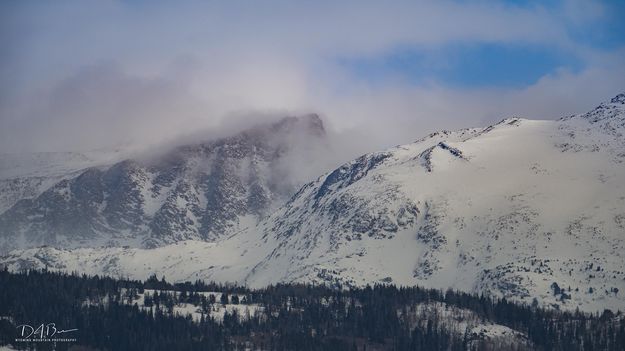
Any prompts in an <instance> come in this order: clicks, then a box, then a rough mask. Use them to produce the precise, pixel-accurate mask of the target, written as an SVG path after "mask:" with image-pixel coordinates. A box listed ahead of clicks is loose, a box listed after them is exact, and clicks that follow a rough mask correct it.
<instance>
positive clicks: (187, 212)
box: [0, 115, 325, 252]
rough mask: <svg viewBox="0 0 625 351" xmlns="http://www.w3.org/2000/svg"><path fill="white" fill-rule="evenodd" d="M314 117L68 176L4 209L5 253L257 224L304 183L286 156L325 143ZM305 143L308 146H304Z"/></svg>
mask: <svg viewBox="0 0 625 351" xmlns="http://www.w3.org/2000/svg"><path fill="white" fill-rule="evenodd" d="M324 136H325V131H324V129H323V124H322V123H321V120H320V119H319V117H318V116H316V115H309V116H304V117H300V118H297V117H289V118H284V119H282V120H280V121H279V122H276V123H273V124H267V125H259V126H257V127H254V128H252V129H249V130H246V131H243V132H241V133H239V134H237V135H234V136H232V137H228V138H223V139H219V140H216V141H211V142H203V143H198V144H193V145H186V146H181V147H177V148H176V149H174V150H173V151H171V152H168V153H167V154H165V155H161V156H157V157H151V158H149V159H129V160H125V161H122V162H118V163H115V164H113V165H111V166H103V167H92V168H89V169H86V170H84V171H81V172H79V174H77V175H75V176H73V177H65V178H63V179H62V180H61V181H60V182H58V183H56V184H54V185H53V186H51V187H50V188H48V189H47V190H46V191H44V192H42V193H41V194H40V195H39V196H37V197H35V198H32V199H23V200H21V201H19V202H17V203H16V204H14V205H13V206H11V207H10V208H9V209H8V210H6V211H5V212H4V213H3V214H1V215H0V252H3V251H4V252H7V251H8V250H10V249H13V248H26V247H33V246H39V245H42V244H46V245H52V246H56V247H62V248H68V247H81V246H83V247H85V246H86V247H97V246H101V245H106V246H123V245H130V246H133V247H156V246H160V245H164V244H170V243H174V242H177V241H180V240H189V239H194V240H205V241H214V240H216V239H218V238H219V237H221V236H225V235H229V234H231V233H233V232H236V231H239V230H242V229H244V228H246V227H247V226H250V225H255V224H256V223H257V221H258V220H259V219H261V218H263V217H264V216H265V215H266V214H267V213H268V212H270V211H271V210H272V209H274V208H275V207H277V206H279V205H280V204H282V203H284V201H285V200H286V198H287V197H288V195H290V194H291V193H292V192H293V191H294V190H295V189H296V187H297V186H300V185H301V183H302V180H301V179H297V178H296V177H294V176H293V174H291V173H292V172H293V171H294V170H293V169H291V168H289V166H288V163H287V162H286V161H285V160H286V159H288V158H292V157H296V156H297V155H300V156H301V154H302V149H304V146H305V147H306V148H312V147H315V146H320V145H323V138H324ZM304 150H306V149H304Z"/></svg>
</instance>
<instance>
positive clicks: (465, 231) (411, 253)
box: [2, 94, 625, 310]
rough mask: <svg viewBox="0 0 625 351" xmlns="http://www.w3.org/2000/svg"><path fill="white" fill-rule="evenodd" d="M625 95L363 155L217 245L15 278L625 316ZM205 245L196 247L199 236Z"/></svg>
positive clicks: (122, 254)
mask: <svg viewBox="0 0 625 351" xmlns="http://www.w3.org/2000/svg"><path fill="white" fill-rule="evenodd" d="M624 135H625V94H620V95H618V96H616V97H615V98H613V99H611V100H610V101H608V102H605V103H603V104H601V105H600V106H598V107H597V108H596V109H594V110H593V111H591V112H589V113H586V114H582V115H576V116H571V117H566V118H563V119H560V120H557V121H553V120H545V121H539V120H526V119H520V118H509V119H505V120H503V121H501V122H500V123H498V124H495V125H492V126H489V127H487V128H476V129H467V130H461V131H456V132H449V131H442V132H438V133H434V134H431V135H429V136H427V137H425V138H422V139H419V140H417V141H415V142H414V143H411V144H407V145H401V146H397V147H394V148H392V149H389V150H385V151H382V152H376V153H371V154H367V155H363V156H362V157H359V158H357V159H356V160H353V161H351V162H348V163H346V164H344V165H342V166H341V167H339V168H337V169H336V170H334V171H332V172H329V173H327V174H324V175H323V176H321V177H319V178H318V179H317V180H315V181H313V182H311V183H309V184H306V185H305V186H303V187H302V188H301V189H300V190H299V191H298V192H297V193H295V195H293V196H292V197H291V198H290V200H289V201H288V202H287V203H286V204H285V205H284V206H282V207H280V208H278V209H277V210H276V211H275V212H273V213H272V214H271V215H270V216H269V217H267V218H266V219H265V220H263V221H261V222H260V223H259V224H258V225H257V226H255V227H250V228H248V229H247V230H242V231H241V232H236V233H234V234H232V235H230V236H227V237H222V238H220V239H219V240H217V241H215V242H210V243H208V242H201V241H181V242H177V243H175V244H173V245H169V246H163V247H159V248H156V249H152V250H145V249H137V248H108V249H89V248H84V249H77V250H62V249H61V250H59V249H54V248H39V249H30V250H23V251H14V252H12V253H10V254H9V255H7V256H5V257H4V258H3V259H2V262H3V263H4V264H6V265H8V266H9V267H10V268H11V269H20V268H24V267H40V268H42V267H46V266H47V267H48V268H52V269H61V270H69V271H72V270H77V271H81V272H85V273H91V274H96V273H97V274H112V275H124V276H129V277H131V278H145V277H147V276H148V275H149V274H151V273H153V272H157V273H158V274H159V275H160V274H162V275H165V276H167V277H168V278H169V279H173V280H179V281H185V280H193V279H197V278H203V279H208V280H216V281H235V282H238V283H241V284H247V285H251V286H262V285H266V284H269V283H274V282H280V281H283V282H292V281H302V282H318V283H331V284H335V283H340V284H343V285H364V284H371V283H378V282H380V283H395V284H401V285H415V284H416V285H422V286H426V287H434V288H442V289H447V288H453V289H459V290H463V291H469V292H477V293H485V294H492V295H495V296H500V297H506V298H509V299H513V300H516V301H522V302H526V303H533V302H534V299H536V302H537V303H540V304H543V305H553V306H559V307H562V308H566V309H575V308H577V307H579V308H580V309H582V310H603V309H605V308H611V309H621V310H623V309H625V137H624ZM191 238H193V239H195V237H192V236H191Z"/></svg>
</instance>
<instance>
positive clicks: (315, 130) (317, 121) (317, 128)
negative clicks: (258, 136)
mask: <svg viewBox="0 0 625 351" xmlns="http://www.w3.org/2000/svg"><path fill="white" fill-rule="evenodd" d="M272 127H273V128H274V129H276V130H285V131H294V130H303V131H308V132H310V133H311V134H312V135H316V136H323V135H325V134H326V131H325V128H324V126H323V121H322V120H321V118H320V117H319V115H318V114H316V113H310V114H307V115H302V116H289V117H284V118H282V119H281V120H279V121H278V122H276V123H274V124H273V125H272Z"/></svg>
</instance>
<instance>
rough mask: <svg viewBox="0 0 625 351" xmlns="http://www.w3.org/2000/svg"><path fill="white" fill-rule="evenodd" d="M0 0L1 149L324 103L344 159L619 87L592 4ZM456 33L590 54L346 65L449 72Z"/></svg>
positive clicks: (187, 138)
mask: <svg viewBox="0 0 625 351" xmlns="http://www.w3.org/2000/svg"><path fill="white" fill-rule="evenodd" d="M0 6H1V7H2V9H0V12H1V13H2V15H1V16H2V18H1V20H2V23H3V24H2V30H1V33H2V36H1V38H2V40H3V43H4V49H3V51H2V53H1V54H0V63H1V65H0V66H1V68H0V75H1V77H2V81H1V83H0V150H1V151H2V152H30V151H68V150H78V151H80V150H93V149H109V148H124V147H128V148H139V149H154V148H163V147H166V146H167V147H168V146H171V145H179V144H184V143H186V142H195V141H198V140H204V139H211V138H217V137H220V136H224V135H231V134H234V133H236V132H237V131H239V130H242V129H245V128H247V127H249V126H252V125H254V124H257V123H262V122H265V121H270V120H274V119H277V118H280V117H282V116H289V115H300V114H306V113H318V114H319V115H320V116H321V117H322V119H323V120H324V123H325V127H326V130H327V131H328V133H329V135H330V137H331V144H332V147H333V148H336V149H338V150H341V151H340V152H335V153H330V154H332V157H335V158H341V159H343V160H345V158H347V157H352V156H357V155H358V154H361V153H365V152H370V151H375V150H379V149H383V148H387V147H390V146H394V145H397V144H401V143H406V142H410V141H413V140H415V139H418V138H420V137H422V136H423V135H425V134H427V133H430V132H433V131H436V130H440V129H451V130H453V129H459V128H465V127H479V126H486V125H488V124H490V123H493V122H496V121H498V120H500V119H502V118H505V117H509V116H512V115H514V116H521V117H526V118H532V119H554V118H559V117H562V116H565V115H569V114H573V113H582V112H585V111H587V110H589V109H591V108H593V107H594V106H596V105H597V104H599V103H600V102H601V101H604V100H606V99H609V98H610V97H612V96H613V95H615V94H617V93H619V92H622V91H625V83H624V82H625V65H623V63H624V59H623V57H625V49H624V46H623V45H620V44H619V43H620V41H618V42H617V43H616V44H613V45H609V46H606V47H599V48H598V47H595V46H593V45H589V44H588V43H587V42H586V41H584V40H581V39H579V38H577V37H576V36H575V35H574V33H576V30H579V29H583V28H585V27H584V26H585V25H587V24H589V23H591V24H594V23H596V22H597V21H605V20H606V16H610V14H609V9H607V8H606V6H604V5H603V4H602V3H596V2H585V1H563V2H561V4H559V5H558V6H557V7H556V8H547V7H541V6H538V5H526V6H521V5H516V4H513V3H512V4H511V3H507V2H502V3H497V4H493V3H486V2H480V1H478V2H457V1H436V2H430V1H419V2H412V1H405V2H404V1H397V2H393V4H392V5H391V4H383V3H377V2H368V1H366V2H360V1H358V2H356V1H347V2H342V3H340V4H338V3H335V2H325V1H321V2H314V3H309V2H302V3H298V4H294V3H290V2H281V1H267V2H261V3H254V4H250V3H246V2H238V1H234V2H228V3H227V4H220V3H204V2H195V1H189V2H184V3H168V2H155V3H152V4H148V3H143V2H120V1H98V2H95V1H94V2H90V1H60V2H54V3H45V4H41V3H40V4H35V3H24V2H20V3H3V4H2V5H0ZM458 43H460V44H461V45H468V46H471V45H482V44H484V43H486V44H489V45H491V44H492V45H504V46H510V45H512V46H513V45H521V46H536V47H540V48H544V47H550V48H555V49H554V50H559V52H562V53H563V54H564V55H571V56H574V57H575V58H576V60H577V61H579V62H581V63H580V64H576V65H574V66H571V67H568V66H566V65H564V66H562V67H559V66H558V65H555V66H556V67H554V68H553V69H550V70H547V71H546V72H544V74H541V75H538V76H537V77H536V78H535V79H533V80H532V81H531V82H530V83H524V84H512V85H504V86H500V85H498V84H497V83H496V82H495V83H492V84H459V83H458V82H456V81H453V80H449V79H447V78H446V77H445V76H444V75H437V74H422V75H420V76H419V77H417V78H418V79H413V78H414V77H411V76H410V75H411V73H410V72H408V71H409V69H406V67H400V68H399V69H396V70H392V69H391V70H382V73H378V72H375V70H376V68H375V67H373V68H371V67H370V66H371V65H370V64H369V63H367V65H365V68H364V69H357V68H358V67H359V66H358V65H355V64H351V63H350V62H352V61H353V60H356V61H358V60H364V61H365V62H370V61H371V62H377V61H376V60H379V58H380V57H382V58H384V57H387V56H388V55H393V53H395V52H397V51H398V50H399V51H401V50H403V48H406V47H410V48H412V49H413V50H418V52H419V55H421V56H423V57H425V59H424V60H425V62H426V64H425V67H426V68H428V69H431V70H432V72H434V71H437V70H443V71H444V70H445V69H446V67H447V66H449V65H453V64H456V63H457V62H456V61H457V60H462V58H458V57H449V55H447V54H445V53H446V52H447V51H445V50H444V49H443V48H445V47H447V46H450V45H458ZM346 62H347V63H346ZM454 62H456V63H454ZM374 66H375V65H374ZM354 67H356V69H355V68H354ZM441 67H442V68H441ZM428 72H429V71H428ZM486 83H488V82H486ZM336 162H338V160H337V161H335V160H330V161H329V164H333V163H336Z"/></svg>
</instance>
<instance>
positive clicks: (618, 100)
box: [610, 93, 625, 105]
mask: <svg viewBox="0 0 625 351" xmlns="http://www.w3.org/2000/svg"><path fill="white" fill-rule="evenodd" d="M610 103H612V104H621V105H625V93H620V94H618V95H616V96H615V97H613V98H612V99H611V100H610Z"/></svg>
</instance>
